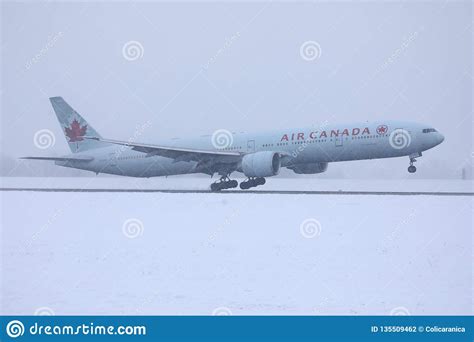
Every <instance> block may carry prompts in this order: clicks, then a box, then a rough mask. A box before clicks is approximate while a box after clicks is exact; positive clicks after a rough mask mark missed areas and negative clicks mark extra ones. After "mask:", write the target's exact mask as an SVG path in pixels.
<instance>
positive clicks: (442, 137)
mask: <svg viewBox="0 0 474 342" xmlns="http://www.w3.org/2000/svg"><path fill="white" fill-rule="evenodd" d="M438 139H439V143H438V144H441V143H442V142H443V141H444V135H442V134H441V133H439V137H438Z"/></svg>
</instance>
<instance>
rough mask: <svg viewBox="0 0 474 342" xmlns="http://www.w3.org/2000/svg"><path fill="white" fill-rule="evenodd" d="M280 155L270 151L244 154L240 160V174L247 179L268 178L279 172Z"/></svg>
mask: <svg viewBox="0 0 474 342" xmlns="http://www.w3.org/2000/svg"><path fill="white" fill-rule="evenodd" d="M280 165H281V162H280V155H279V154H278V153H276V152H272V151H262V152H255V153H251V154H246V155H245V156H244V157H243V158H242V172H243V173H244V174H245V175H246V176H247V177H270V176H275V175H277V174H278V172H279V171H280Z"/></svg>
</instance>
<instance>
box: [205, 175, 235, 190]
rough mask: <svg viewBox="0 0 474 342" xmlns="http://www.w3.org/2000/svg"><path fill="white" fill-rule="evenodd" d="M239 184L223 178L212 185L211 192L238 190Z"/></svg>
mask: <svg viewBox="0 0 474 342" xmlns="http://www.w3.org/2000/svg"><path fill="white" fill-rule="evenodd" d="M238 185H239V183H238V182H237V181H236V180H231V179H229V177H227V176H223V177H221V179H220V180H219V181H217V182H215V183H212V184H211V191H221V190H224V189H232V188H236V187H237V186H238Z"/></svg>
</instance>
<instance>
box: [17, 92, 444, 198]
mask: <svg viewBox="0 0 474 342" xmlns="http://www.w3.org/2000/svg"><path fill="white" fill-rule="evenodd" d="M50 101H51V104H52V106H53V109H54V111H55V113H56V116H57V118H58V120H59V123H60V125H61V128H62V130H63V133H64V134H65V136H66V139H67V142H68V144H69V148H70V150H71V152H72V153H71V154H68V155H65V156H62V157H23V159H33V160H50V161H54V162H55V164H56V165H59V166H63V167H70V168H76V169H82V170H88V171H92V172H95V173H96V174H99V173H107V174H114V175H121V176H129V177H159V176H171V175H182V174H194V173H203V174H207V175H210V176H211V177H213V175H214V174H216V173H217V174H218V175H220V176H221V177H220V179H219V180H218V181H216V182H214V183H212V184H211V186H210V189H211V191H221V190H224V189H231V188H236V187H237V186H238V185H239V184H238V182H237V181H236V180H231V179H230V178H229V177H230V175H231V173H233V172H241V173H243V174H244V175H245V176H246V177H247V179H246V180H245V181H242V182H241V183H240V188H241V189H243V190H246V189H250V188H253V187H256V186H259V185H263V184H265V182H266V180H265V178H266V177H272V176H276V175H278V173H279V171H280V169H281V168H283V167H284V168H287V169H290V170H292V171H293V172H294V173H296V174H316V173H322V172H325V171H326V170H327V168H328V164H329V163H333V162H341V161H351V160H370V159H381V158H394V157H402V156H408V157H409V167H408V172H410V173H414V172H416V167H415V166H414V165H413V164H414V163H415V162H416V158H418V157H421V156H422V152H424V151H426V150H429V149H431V148H433V147H435V146H437V145H439V144H441V143H442V142H443V141H444V136H443V135H442V134H441V133H440V132H438V131H437V130H436V129H434V128H432V127H430V126H427V125H424V124H419V123H413V122H403V121H380V122H373V123H363V122H359V123H357V122H356V123H349V124H341V125H332V124H331V125H329V124H327V123H326V122H325V123H322V124H320V125H315V126H314V127H308V128H303V129H285V130H275V131H273V132H266V133H260V134H250V133H238V134H237V133H231V132H229V131H226V130H218V131H216V132H214V134H213V135H212V136H211V135H208V136H201V137H198V138H187V139H178V140H176V139H173V140H167V141H160V142H158V143H156V144H148V143H137V142H134V139H129V140H128V141H121V140H113V139H105V138H102V137H101V136H100V135H99V133H97V131H96V130H95V129H94V128H93V127H92V126H91V125H90V124H89V123H88V122H87V121H85V120H84V118H83V117H82V116H81V115H79V113H77V112H76V111H75V110H74V109H73V108H72V107H71V106H69V104H68V103H66V101H64V99H63V98H62V97H51V98H50Z"/></svg>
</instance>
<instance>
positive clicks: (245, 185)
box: [240, 177, 266, 190]
mask: <svg viewBox="0 0 474 342" xmlns="http://www.w3.org/2000/svg"><path fill="white" fill-rule="evenodd" d="M265 182H266V181H265V178H263V177H250V178H249V179H248V180H246V181H243V182H241V183H240V188H241V189H242V190H247V189H250V188H253V187H256V186H259V185H263V184H265Z"/></svg>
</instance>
